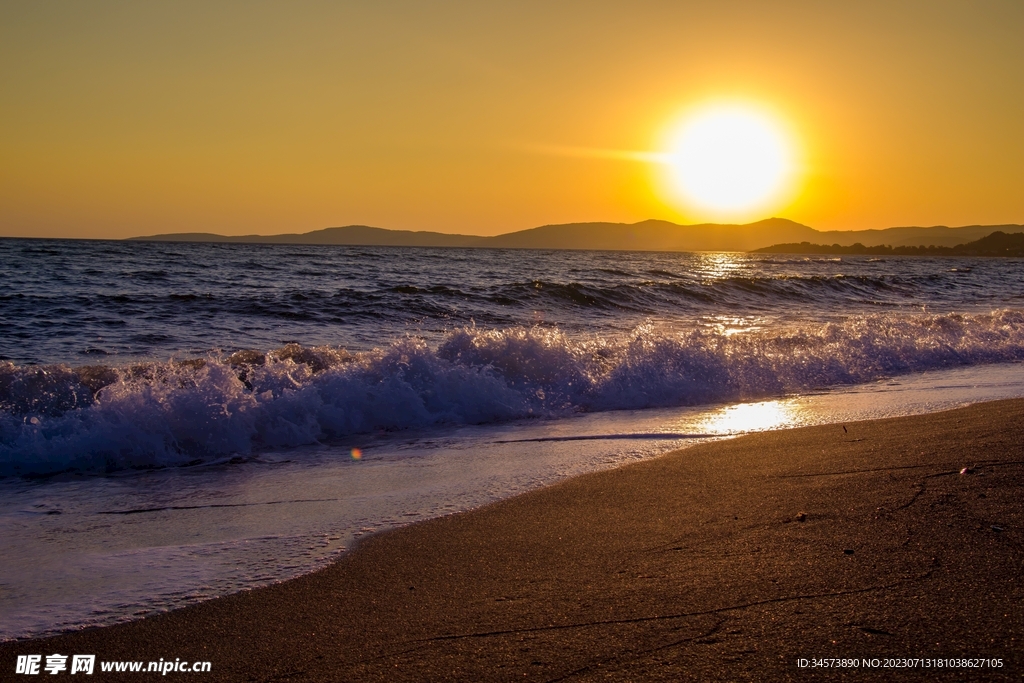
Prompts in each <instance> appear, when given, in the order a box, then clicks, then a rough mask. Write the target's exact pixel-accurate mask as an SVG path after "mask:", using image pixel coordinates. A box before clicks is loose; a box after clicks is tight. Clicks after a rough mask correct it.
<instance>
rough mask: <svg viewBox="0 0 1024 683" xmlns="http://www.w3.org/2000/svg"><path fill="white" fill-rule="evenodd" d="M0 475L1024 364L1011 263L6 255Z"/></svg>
mask: <svg viewBox="0 0 1024 683" xmlns="http://www.w3.org/2000/svg"><path fill="white" fill-rule="evenodd" d="M0 330H2V333H0V475H17V474H40V473H47V472H54V471H61V470H78V471H114V470H118V469H123V468H126V467H148V466H163V465H177V464H183V463H191V462H197V461H203V460H206V459H210V458H217V457H222V456H225V455H230V454H235V453H239V454H249V453H252V452H254V451H259V450H260V449H266V448H278V447H283V446H298V445H303V444H309V443H315V442H318V441H324V440H330V439H338V438H345V437H348V436H351V435H353V434H360V433H369V432H373V431H375V430H381V429H384V430H402V429H407V428H413V427H414V428H429V427H431V426H437V425H458V424H481V423H492V422H493V423H497V422H502V421H507V420H513V419H519V418H523V417H529V416H547V417H557V416H560V415H566V414H571V413H577V412H595V411H606V410H615V409H636V408H649V407H666V406H680V405H699V404H710V403H714V402H724V401H737V400H749V399H757V398H764V397H771V396H779V395H784V394H789V393H798V392H803V391H813V390H820V389H824V388H828V387H833V386H837V385H850V384H857V383H863V382H870V381H873V380H875V379H878V378H879V377H887V376H895V375H899V374H903V373H909V372H917V371H922V370H929V369H935V368H946V367H956V366H965V365H976V364H986V363H1004V362H1014V361H1019V360H1021V359H1024V260H1021V259H982V258H931V257H886V258H870V257H843V258H829V257H820V258H814V257H811V258H806V257H800V256H785V255H783V256H780V255H752V254H738V253H732V254H685V253H650V252H589V251H531V250H490V249H426V248H393V247H380V248H368V247H324V246H287V245H244V244H230V245H228V244H172V243H144V242H112V241H110V242H108V241H61V240H15V239H4V240H0Z"/></svg>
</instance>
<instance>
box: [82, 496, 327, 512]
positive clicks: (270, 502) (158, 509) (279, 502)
mask: <svg viewBox="0 0 1024 683" xmlns="http://www.w3.org/2000/svg"><path fill="white" fill-rule="evenodd" d="M340 500H343V499H342V498H309V499H304V500H268V501H263V502H259V503H209V504H207V505H165V506H163V507H156V508H133V509H130V510H100V511H99V512H97V513H96V514H97V515H137V514H140V513H143V512H163V511H165V510H204V509H208V508H244V507H253V506H256V505H285V504H286V503H336V502H338V501H340Z"/></svg>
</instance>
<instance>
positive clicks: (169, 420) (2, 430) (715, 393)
mask: <svg viewBox="0 0 1024 683" xmlns="http://www.w3.org/2000/svg"><path fill="white" fill-rule="evenodd" d="M1022 359H1024V312H1022V311H1019V310H1000V311H995V312H992V313H989V314H952V313H951V314H940V315H935V314H927V313H920V314H914V315H906V314H903V315H894V314H877V315H861V316H856V317H850V318H848V319H846V320H844V321H842V322H833V323H813V324H812V323H803V324H792V325H789V326H774V327H770V328H761V329H751V330H746V331H740V332H735V333H733V332H730V331H721V330H715V329H712V328H708V327H696V326H694V327H692V328H690V329H687V330H682V331H680V330H672V329H666V328H658V327H654V326H641V327H638V328H636V329H635V330H633V332H632V333H631V334H629V335H627V336H625V337H624V338H621V339H612V338H601V337H596V336H590V337H582V338H581V337H570V336H568V335H566V334H563V333H561V332H559V331H557V330H551V329H550V328H522V327H519V328H511V329H505V330H481V329H476V328H464V329H459V330H455V331H452V332H450V333H449V334H447V335H446V337H445V338H444V339H443V341H442V342H441V343H440V344H439V345H437V346H436V347H432V346H430V345H428V344H427V343H426V342H424V341H422V340H417V339H414V338H404V339H401V340H397V341H395V342H393V343H391V344H390V345H387V346H385V347H383V348H379V349H376V350H373V351H368V352H362V353H356V354H350V353H347V352H345V351H343V350H340V349H332V348H328V347H322V348H315V349H304V348H301V347H297V346H289V347H285V348H284V349H278V350H277V351H273V352H270V353H267V354H258V353H250V354H236V355H235V356H232V357H230V358H223V357H211V358H207V359H205V360H204V361H201V362H196V361H187V362H178V361H169V362H166V363H150V364H140V365H133V366H125V367H115V368H108V367H101V368H96V367H91V368H79V369H71V368H69V367H67V366H47V367H18V366H15V365H13V364H11V363H5V364H0V475H4V476H12V475H13V476H17V475H33V474H47V473H53V472H59V471H65V470H77V471H87V472H109V471H114V470H119V469H125V468H139V467H162V466H174V465H182V464H187V463H193V462H197V461H209V460H211V459H216V458H222V457H228V456H232V455H236V454H240V455H247V454H251V453H253V452H255V451H259V450H261V449H268V448H279V447H288V446H299V445H303V444H311V443H316V442H318V441H322V440H324V439H338V438H345V437H349V436H351V435H355V434H364V433H370V432H374V431H378V430H401V429H408V428H420V429H422V428H430V427H432V426H437V425H459V424H484V423H493V422H501V421H507V420H513V419H519V418H524V417H530V416H558V415H564V414H567V413H573V412H595V411H606V410H621V409H636V408H650V407H669V406H687V405H701V404H706V403H711V402H723V401H740V400H751V399H758V398H765V397H770V396H778V395H783V394H786V393H793V392H804V391H809V390H817V389H823V388H827V387H833V386H838V385H849V384H858V383H864V382H869V381H872V380H875V379H878V378H880V377H886V376H894V375H900V374H904V373H910V372H918V371H925V370H932V369H939V368H950V367H957V366H967V365H977V364H985V363H1001V362H1013V361H1018V360H1022Z"/></svg>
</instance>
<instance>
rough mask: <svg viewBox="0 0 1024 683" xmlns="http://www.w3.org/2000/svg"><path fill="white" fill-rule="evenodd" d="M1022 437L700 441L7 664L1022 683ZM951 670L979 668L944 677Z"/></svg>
mask: <svg viewBox="0 0 1024 683" xmlns="http://www.w3.org/2000/svg"><path fill="white" fill-rule="evenodd" d="M1022 429H1024V400H1021V399H1014V400H1006V401H997V402H992V403H985V404H978V405H974V406H969V407H966V408H962V409H958V410H953V411H947V412H941V413H932V414H926V415H918V416H911V417H900V418H891V419H884V420H876V421H870V422H862V423H855V424H848V425H845V426H843V425H839V424H833V425H822V426H816V427H805V428H799V429H793V430H782V431H775V432H764V433H757V434H751V435H747V436H743V437H738V438H736V439H731V440H725V441H719V442H715V443H710V444H702V445H696V446H694V447H691V448H687V449H684V450H682V451H675V452H673V453H669V454H666V455H664V456H660V457H657V458H654V459H651V460H646V461H643V462H639V463H635V464H630V465H626V466H623V467H620V468H616V469H613V470H607V471H602V472H596V473H592V474H587V475H583V476H580V477H576V478H573V479H570V480H567V481H564V482H561V483H558V484H555V485H553V486H550V487H547V488H543V489H539V490H536V491H532V492H528V493H525V494H523V495H520V496H517V497H514V498H510V499H506V500H503V501H499V502H497V503H493V504H491V505H488V506H486V507H484V508H480V509H477V510H473V511H469V512H466V513H460V514H456V515H450V516H446V517H441V518H437V519H433V520H428V521H425V522H421V523H417V524H414V525H411V526H408V527H403V528H401V529H397V530H393V531H389V532H386V533H383V534H379V535H375V536H373V537H370V538H368V539H366V540H364V541H363V542H361V543H360V544H359V546H358V547H357V548H356V549H355V550H353V551H352V552H350V553H348V554H346V555H345V556H343V557H342V558H341V559H339V560H338V561H337V562H336V563H335V564H333V565H331V566H330V567H328V568H326V569H324V570H321V571H319V572H315V573H313V574H309V575H306V576H303V577H300V578H297V579H292V580H290V581H286V582H283V583H280V584H275V585H272V586H269V587H266V588H260V589H255V590H252V591H246V592H243V593H239V594H235V595H231V596H226V597H223V598H218V599H215V600H211V601H208V602H204V603H201V604H198V605H195V606H193V607H188V608H184V609H181V610H176V611H173V612H170V613H167V614H163V615H159V616H156V617H152V618H147V619H144V620H141V621H136V622H130V623H126V624H120V625H116V626H111V627H106V628H99V629H90V630H85V631H79V632H72V633H67V634H64V635H61V636H56V637H53V638H45V639H38V640H25V641H15V642H8V643H2V644H0V652H2V656H0V666H2V667H3V670H5V671H6V672H8V673H10V672H13V671H14V670H15V660H16V657H17V655H24V654H39V655H44V656H45V655H48V654H51V653H55V652H56V653H62V654H66V655H72V654H95V655H96V658H97V661H126V660H129V661H130V660H140V661H147V662H148V661H156V660H159V659H161V658H162V659H163V660H165V661H168V660H174V659H176V658H180V659H181V660H187V661H209V662H210V663H211V674H206V675H205V676H206V678H208V679H210V680H225V681H230V680H513V679H515V680H590V679H598V678H601V679H605V678H611V679H612V680H689V679H699V680H748V679H749V680H785V679H792V680H803V679H806V678H809V677H814V676H817V675H818V674H820V673H821V670H820V669H819V668H817V667H815V666H814V665H813V664H812V663H813V662H814V660H815V659H816V658H818V659H823V660H828V661H831V660H843V659H847V660H853V659H856V660H858V664H860V663H861V662H862V661H863V660H864V659H869V660H870V659H872V658H879V659H880V660H882V662H883V663H884V662H885V660H886V659H891V660H917V659H926V660H928V661H931V662H932V665H929V666H928V668H925V665H922V664H915V665H914V666H913V667H910V668H907V667H900V668H899V671H898V672H896V673H897V675H898V676H899V677H908V676H909V677H919V678H922V679H929V680H935V679H937V678H949V679H955V680H961V679H964V678H970V679H971V680H1019V678H1020V675H1021V671H1022V669H1021V666H1022V664H1024V655H1022V654H1021V651H1022V650H1024V648H1021V642H1022V640H1024V607H1022V605H1024V587H1022V585H1021V580H1020V577H1019V574H1020V568H1021V566H1022V560H1024V548H1022V540H1021V538H1022V537H1021V535H1020V529H1022V528H1024V513H1022V510H1021V506H1020V505H1019V502H1018V501H1019V500H1020V494H1021V489H1022V487H1024V443H1022V442H1024V439H1021V437H1020V434H1021V433H1022ZM949 658H953V659H960V658H972V660H978V661H981V660H984V661H985V662H986V666H985V667H984V668H977V667H972V668H971V669H970V670H968V669H959V668H956V667H953V668H950V667H948V666H945V665H944V666H943V667H942V668H936V667H935V666H934V662H935V660H940V659H941V660H943V661H946V660H948V659H949ZM804 659H806V660H807V661H808V664H807V665H806V666H801V665H800V664H799V663H800V661H801V660H804ZM996 660H998V661H999V662H1000V663H1001V666H994V665H992V662H994V661H996ZM848 663H849V662H848ZM841 673H842V674H843V675H846V676H849V677H851V678H856V679H857V680H875V679H878V680H888V679H891V678H893V674H894V669H892V668H885V667H884V666H879V667H878V668H874V667H873V666H869V667H865V666H862V665H859V666H857V667H851V666H848V667H847V668H844V669H843V670H842V672H841ZM169 675H183V674H180V673H174V674H169ZM829 675H836V671H834V670H831V669H830V671H829ZM96 676H97V677H98V678H99V679H101V680H102V679H103V674H102V672H101V671H99V670H97V671H96ZM109 677H110V678H111V679H116V680H123V679H124V674H123V673H122V674H109ZM199 677H200V675H198V674H197V675H195V676H192V677H191V678H199Z"/></svg>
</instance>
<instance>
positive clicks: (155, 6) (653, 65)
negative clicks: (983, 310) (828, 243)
mask: <svg viewBox="0 0 1024 683" xmlns="http://www.w3.org/2000/svg"><path fill="white" fill-rule="evenodd" d="M1021 36H1024V3H1022V2H1020V1H1019V0H977V1H974V2H967V1H966V0H964V1H962V2H951V1H947V0H928V1H927V2H924V1H922V2H916V1H913V2H911V1H908V2H900V1H898V0H887V1H885V2H875V1H874V0H864V1H862V2H856V3H840V2H831V1H811V0H788V1H787V0H781V1H776V2H763V1H756V2H746V1H740V0H714V1H710V2H687V1H686V0H673V1H671V2H653V1H647V2H645V1H643V0H638V1H634V2H631V3H624V2H619V1H616V2H601V1H590V2H550V1H545V2H533V1H532V0H516V1H515V2H487V1H486V0H475V1H472V2H470V1H469V0H452V1H449V2H431V3H424V2H406V1H402V0H375V1H374V2H341V1H334V2H327V1H323V2H315V1H307V0H295V1H293V2H287V3H286V2H259V1H256V0H253V1H247V2H227V1H222V2H216V1H213V0H206V1H204V2H191V1H189V0H177V1H175V2H169V1H168V2H148V1H144V0H133V1H130V2H114V1H107V0H91V1H90V2H78V1H66V2H61V1H59V0H53V1H51V2H28V1H24V2H21V1H14V0H4V1H3V2H0V236H23V237H79V238H122V237H129V236H137V235H152V234H157V233H167V232H216V233H220V234H225V235H242V234H253V233H258V234H275V233H287V232H307V231H310V230H317V229H321V228H325V227H329V226H341V225H350V224H364V225H373V226H377V227H384V228H393V229H405V230H435V231H440V232H457V233H465V234H476V235H494V234H500V233H504V232H510V231H513V230H521V229H526V228H531V227H535V226H539V225H544V224H551V223H567V222H579V221H615V222H635V221H640V220H645V219H650V218H656V219H665V220H671V221H675V222H678V223H697V222H703V221H705V220H711V219H716V218H719V217H718V216H713V215H709V214H708V212H707V211H706V210H703V209H701V208H700V207H695V206H692V205H688V204H686V203H685V202H680V201H679V200H678V197H676V196H673V193H672V192H671V191H669V190H667V189H666V187H667V185H666V183H667V181H666V179H665V178H666V176H665V169H664V164H659V163H652V162H651V161H650V160H649V158H651V156H652V155H657V154H659V153H662V152H664V151H665V145H666V144H667V143H666V140H668V139H669V138H670V137H671V133H672V131H673V130H674V129H675V128H674V127H677V126H678V125H679V122H680V121H681V120H683V119H685V116H686V113H687V112H691V111H694V110H695V108H698V109H699V107H700V106H702V105H703V104H706V103H715V102H733V103H736V102H739V103H745V105H744V106H746V105H749V106H751V107H754V108H756V109H757V110H758V111H763V112H768V113H769V114H770V116H771V117H772V120H773V121H775V122H777V123H778V125H779V126H780V129H781V130H783V131H784V134H785V138H786V140H787V141H788V144H789V146H790V148H791V150H792V152H793V155H794V159H796V162H795V163H796V166H795V168H796V169H797V170H795V171H794V172H793V180H792V182H791V184H790V185H791V187H790V188H789V191H787V192H785V193H781V194H780V195H779V196H778V197H776V198H775V199H774V201H773V202H771V203H769V204H770V205H765V206H759V207H757V210H756V212H749V211H748V214H749V215H741V214H742V212H740V213H738V214H736V215H734V216H730V218H731V219H732V220H734V221H735V222H746V221H748V220H749V221H752V220H757V219H759V218H766V217H768V216H770V215H774V216H781V217H785V218H789V219H792V220H795V221H798V222H801V223H804V224H806V225H810V226H812V227H814V228H817V229H820V230H850V229H866V228H885V227H891V226H906V225H951V226H954V225H968V224H1000V223H1024V124H1022V123H1021V122H1022V121H1024V40H1022V39H1021Z"/></svg>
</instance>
